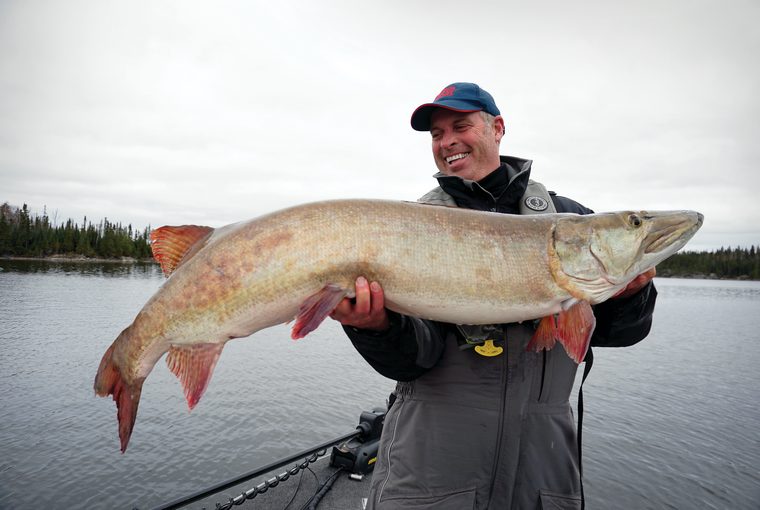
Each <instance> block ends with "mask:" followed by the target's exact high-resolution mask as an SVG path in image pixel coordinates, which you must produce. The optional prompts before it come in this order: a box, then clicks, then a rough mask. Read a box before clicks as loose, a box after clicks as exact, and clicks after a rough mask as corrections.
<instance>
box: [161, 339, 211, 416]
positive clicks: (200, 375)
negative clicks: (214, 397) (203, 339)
mask: <svg viewBox="0 0 760 510" xmlns="http://www.w3.org/2000/svg"><path fill="white" fill-rule="evenodd" d="M223 348H224V344H210V343H209V344H194V345H182V346H177V345H172V346H171V347H170V348H169V354H168V355H167V356H166V364H167V365H168V366H169V370H171V371H172V373H173V374H174V375H176V376H177V378H178V379H179V382H180V383H181V384H182V388H183V389H184V390H185V398H186V399H187V405H188V407H189V408H190V409H191V410H192V409H193V408H194V407H195V404H197V403H198V401H199V400H200V399H201V397H202V396H203V392H205V391H206V388H207V387H208V383H209V381H210V380H211V374H213V373H214V367H215V366H216V362H217V361H218V360H219V355H220V354H222V349H223Z"/></svg>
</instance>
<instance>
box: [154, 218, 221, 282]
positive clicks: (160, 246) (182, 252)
mask: <svg viewBox="0 0 760 510" xmlns="http://www.w3.org/2000/svg"><path fill="white" fill-rule="evenodd" d="M213 231H214V229H213V228H211V227H203V226H199V225H182V226H179V227H170V226H164V227H160V228H157V229H155V230H153V231H152V232H151V233H150V241H151V243H150V249H151V250H152V251H153V258H154V259H156V261H157V262H158V263H159V264H161V271H163V272H164V276H166V277H167V278H168V277H169V275H171V274H172V273H173V272H174V270H175V269H177V268H178V267H179V266H180V265H181V264H182V262H184V261H185V260H187V259H189V258H191V257H192V256H193V255H194V254H195V252H196V251H198V250H199V249H200V247H201V246H202V245H203V241H204V240H205V239H206V238H207V237H208V236H209V235H210V234H211V233H212V232H213Z"/></svg>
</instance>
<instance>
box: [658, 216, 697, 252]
mask: <svg viewBox="0 0 760 510" xmlns="http://www.w3.org/2000/svg"><path fill="white" fill-rule="evenodd" d="M655 221H656V223H655V227H654V228H653V229H652V231H651V232H650V233H649V235H648V236H647V239H646V241H645V248H644V253H645V254H647V255H653V254H663V255H665V256H666V257H667V256H669V255H671V254H673V253H675V252H677V251H678V250H680V249H681V248H683V247H684V245H686V243H687V242H689V240H690V239H691V238H692V236H693V235H694V234H695V233H696V232H697V230H699V228H700V227H701V226H702V222H703V221H704V215H702V214H701V213H698V212H695V211H679V212H675V213H672V214H669V215H667V216H663V217H661V218H657V219H656V220H655Z"/></svg>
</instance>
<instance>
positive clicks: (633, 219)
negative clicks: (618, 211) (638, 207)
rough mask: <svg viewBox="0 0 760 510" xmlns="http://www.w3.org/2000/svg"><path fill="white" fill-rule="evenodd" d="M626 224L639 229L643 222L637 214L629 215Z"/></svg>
mask: <svg viewBox="0 0 760 510" xmlns="http://www.w3.org/2000/svg"><path fill="white" fill-rule="evenodd" d="M628 223H630V224H631V226H633V227H635V228H639V227H640V226H641V224H642V223H643V221H641V218H640V217H639V216H638V215H637V214H631V215H630V216H628Z"/></svg>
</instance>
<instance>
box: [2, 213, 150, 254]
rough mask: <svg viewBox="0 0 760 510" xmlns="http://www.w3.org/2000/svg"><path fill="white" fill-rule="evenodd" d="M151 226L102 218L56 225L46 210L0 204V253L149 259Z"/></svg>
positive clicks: (68, 221) (69, 221)
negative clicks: (40, 210) (95, 221)
mask: <svg viewBox="0 0 760 510" xmlns="http://www.w3.org/2000/svg"><path fill="white" fill-rule="evenodd" d="M149 236H150V227H146V228H145V229H143V230H141V231H140V230H136V229H133V228H132V225H127V226H126V227H125V226H123V225H122V224H121V223H113V222H110V221H108V219H103V220H101V221H100V222H98V223H92V222H91V221H88V220H87V217H85V218H84V219H83V220H82V223H76V222H74V221H73V220H71V219H68V220H66V222H65V223H61V224H59V225H56V224H55V222H53V221H51V220H50V217H49V216H48V215H47V211H46V210H45V211H43V213H42V215H38V214H32V213H30V212H29V208H28V207H27V205H26V204H24V205H23V207H21V208H19V207H15V206H12V205H9V204H8V203H7V202H6V203H4V204H2V205H0V256H15V257H49V256H52V255H64V256H66V255H68V256H82V257H95V258H106V259H112V258H121V257H133V258H136V259H147V258H151V256H152V255H151V251H150V242H149V239H150V237H149Z"/></svg>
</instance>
